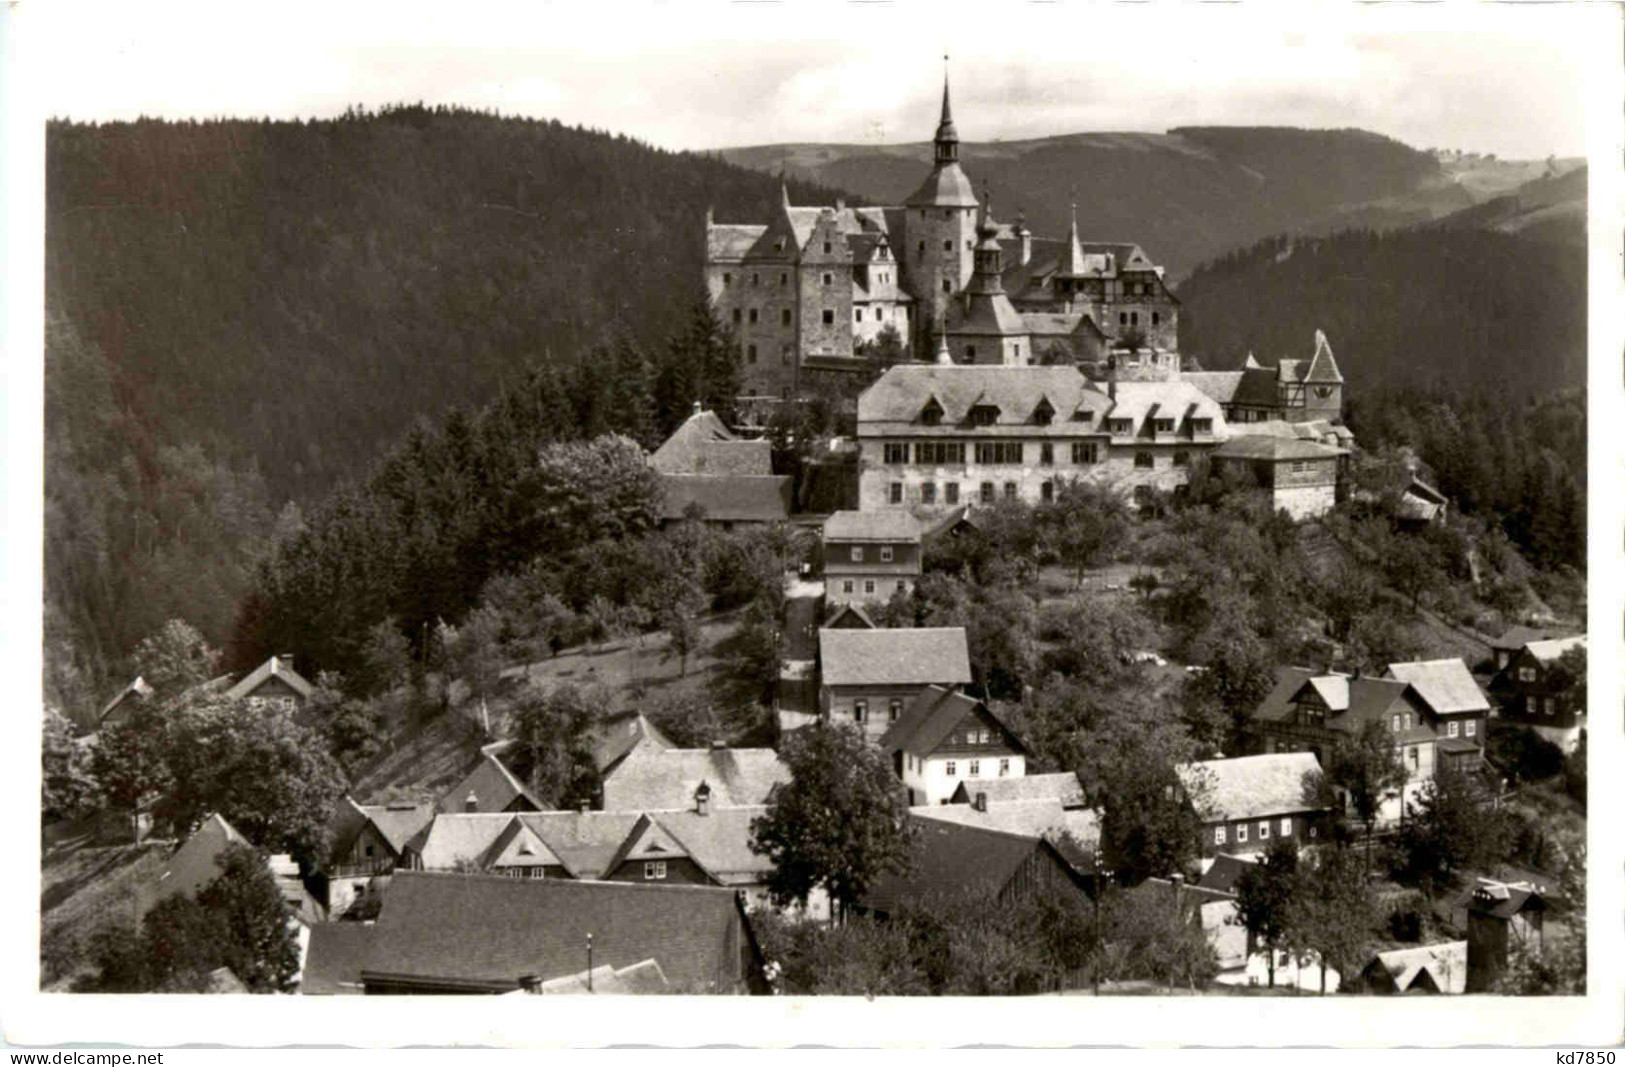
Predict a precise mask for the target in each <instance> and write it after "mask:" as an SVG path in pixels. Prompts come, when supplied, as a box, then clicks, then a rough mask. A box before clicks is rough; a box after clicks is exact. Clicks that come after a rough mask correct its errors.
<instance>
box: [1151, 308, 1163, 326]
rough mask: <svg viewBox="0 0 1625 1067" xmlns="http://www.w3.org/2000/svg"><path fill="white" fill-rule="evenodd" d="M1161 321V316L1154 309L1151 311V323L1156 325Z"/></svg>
mask: <svg viewBox="0 0 1625 1067" xmlns="http://www.w3.org/2000/svg"><path fill="white" fill-rule="evenodd" d="M1161 322H1162V316H1161V315H1159V314H1157V313H1156V312H1155V311H1153V312H1152V313H1151V325H1153V326H1156V325H1158V324H1159V323H1161Z"/></svg>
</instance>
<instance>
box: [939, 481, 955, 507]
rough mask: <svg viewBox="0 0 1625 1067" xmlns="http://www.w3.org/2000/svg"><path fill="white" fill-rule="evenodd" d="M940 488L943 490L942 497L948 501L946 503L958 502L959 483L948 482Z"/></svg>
mask: <svg viewBox="0 0 1625 1067" xmlns="http://www.w3.org/2000/svg"><path fill="white" fill-rule="evenodd" d="M942 488H943V489H944V490H945V492H944V497H945V499H946V500H947V501H948V503H950V504H957V503H959V483H958V482H949V483H948V484H947V485H945V486H943V487H942Z"/></svg>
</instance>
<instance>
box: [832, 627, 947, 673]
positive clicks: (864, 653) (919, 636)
mask: <svg viewBox="0 0 1625 1067" xmlns="http://www.w3.org/2000/svg"><path fill="white" fill-rule="evenodd" d="M818 647H819V658H820V662H821V665H822V668H823V674H824V684H825V685H930V684H940V685H964V684H967V683H969V682H970V681H971V672H970V652H969V650H968V648H967V646H966V644H965V630H964V627H961V626H940V627H924V628H920V629H908V630H829V629H824V630H819V631H818Z"/></svg>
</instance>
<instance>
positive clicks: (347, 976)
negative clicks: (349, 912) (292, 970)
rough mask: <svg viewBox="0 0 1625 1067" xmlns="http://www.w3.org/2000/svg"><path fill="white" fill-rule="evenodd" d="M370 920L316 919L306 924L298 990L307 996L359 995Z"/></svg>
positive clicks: (367, 947)
mask: <svg viewBox="0 0 1625 1067" xmlns="http://www.w3.org/2000/svg"><path fill="white" fill-rule="evenodd" d="M372 934H373V926H372V924H371V923H357V922H334V923H317V924H316V925H315V926H312V927H311V928H310V945H309V947H308V948H307V949H306V950H305V970H304V976H303V978H301V979H300V982H299V992H300V993H301V994H303V995H305V996H307V997H320V996H329V997H331V996H360V995H361V993H362V988H361V968H362V966H363V965H364V964H365V962H366V959H367V950H368V949H370V948H371V947H372Z"/></svg>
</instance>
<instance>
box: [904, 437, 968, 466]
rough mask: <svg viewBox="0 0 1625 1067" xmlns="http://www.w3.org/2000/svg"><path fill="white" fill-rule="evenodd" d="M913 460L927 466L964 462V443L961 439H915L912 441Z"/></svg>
mask: <svg viewBox="0 0 1625 1067" xmlns="http://www.w3.org/2000/svg"><path fill="white" fill-rule="evenodd" d="M914 462H915V463H918V464H921V465H923V466H928V467H941V466H943V465H945V464H963V463H964V462H965V443H964V442H963V441H916V442H915V443H914Z"/></svg>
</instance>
